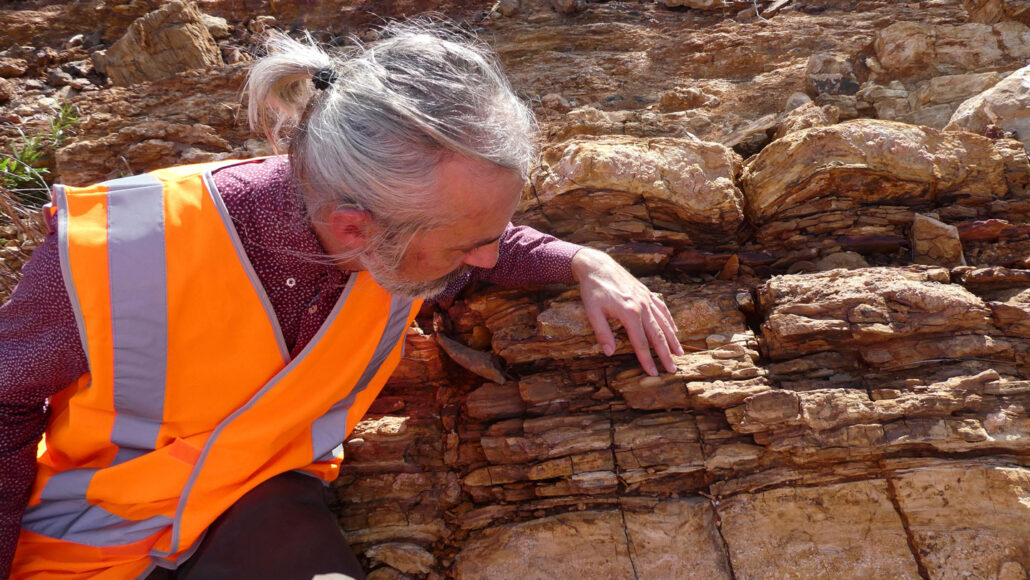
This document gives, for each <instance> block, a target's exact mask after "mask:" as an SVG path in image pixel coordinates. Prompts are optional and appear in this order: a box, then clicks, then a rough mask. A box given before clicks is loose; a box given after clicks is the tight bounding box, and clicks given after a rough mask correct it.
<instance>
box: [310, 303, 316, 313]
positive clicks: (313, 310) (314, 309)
mask: <svg viewBox="0 0 1030 580" xmlns="http://www.w3.org/2000/svg"><path fill="white" fill-rule="evenodd" d="M315 312H318V305H317V304H316V305H314V306H312V307H311V308H308V314H314V313H315Z"/></svg>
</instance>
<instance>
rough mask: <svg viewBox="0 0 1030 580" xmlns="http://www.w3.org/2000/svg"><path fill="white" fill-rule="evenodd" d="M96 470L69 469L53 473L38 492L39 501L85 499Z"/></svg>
mask: <svg viewBox="0 0 1030 580" xmlns="http://www.w3.org/2000/svg"><path fill="white" fill-rule="evenodd" d="M97 471H98V469H69V470H68V471H62V472H61V473H55V474H54V475H51V476H50V479H48V480H47V482H46V486H45V487H44V488H43V489H42V491H40V492H39V499H41V500H44V501H49V500H57V499H85V498H86V489H87V488H88V487H89V482H90V481H91V480H92V479H93V474H94V473H96V472H97Z"/></svg>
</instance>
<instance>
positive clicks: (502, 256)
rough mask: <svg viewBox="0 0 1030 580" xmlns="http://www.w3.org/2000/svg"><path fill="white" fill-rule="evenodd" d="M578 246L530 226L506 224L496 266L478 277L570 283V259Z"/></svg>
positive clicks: (493, 280)
mask: <svg viewBox="0 0 1030 580" xmlns="http://www.w3.org/2000/svg"><path fill="white" fill-rule="evenodd" d="M581 249H582V246H579V245H576V244H570V243H569V242H565V241H562V240H559V239H558V238H556V237H554V236H551V235H548V234H545V233H542V232H538V231H537V230H535V229H533V228H531V227H529V226H512V225H509V226H508V229H507V230H505V232H504V235H503V236H502V238H501V243H500V248H499V252H498V259H497V265H496V266H494V267H493V268H491V269H490V270H486V271H484V272H483V273H482V275H481V277H480V279H482V280H484V281H486V282H490V283H492V284H497V285H500V286H521V285H523V284H571V283H573V282H574V278H573V275H572V268H571V263H572V259H573V257H574V256H575V255H576V253H577V252H579V250H581Z"/></svg>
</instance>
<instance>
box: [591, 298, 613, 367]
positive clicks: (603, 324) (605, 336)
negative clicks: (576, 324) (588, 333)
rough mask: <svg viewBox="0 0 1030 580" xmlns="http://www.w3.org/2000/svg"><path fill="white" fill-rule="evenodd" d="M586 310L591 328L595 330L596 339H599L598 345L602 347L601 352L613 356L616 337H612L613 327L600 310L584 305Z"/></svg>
mask: <svg viewBox="0 0 1030 580" xmlns="http://www.w3.org/2000/svg"><path fill="white" fill-rule="evenodd" d="M584 309H585V310H586V313H587V320H589V321H590V326H591V327H592V328H593V329H594V338H596V339H597V344H599V345H601V350H602V351H604V354H605V355H607V356H612V354H613V353H614V352H615V336H613V335H612V327H611V326H610V325H609V324H608V317H607V316H605V314H604V312H602V311H601V309H600V308H596V307H590V306H586V305H584Z"/></svg>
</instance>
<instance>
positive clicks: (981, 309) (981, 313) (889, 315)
mask: <svg viewBox="0 0 1030 580" xmlns="http://www.w3.org/2000/svg"><path fill="white" fill-rule="evenodd" d="M950 281H951V276H950V273H949V272H948V270H945V269H943V268H935V267H918V266H910V267H907V268H866V269H862V270H831V271H829V272H820V273H818V274H807V275H794V276H777V277H774V278H772V279H771V280H770V281H768V282H766V283H765V284H763V285H762V286H760V287H759V288H758V299H759V303H760V304H761V310H762V311H763V312H765V313H766V317H765V322H763V323H762V335H763V337H764V338H765V340H766V343H765V344H766V348H767V350H768V354H769V356H770V357H771V358H772V359H774V360H784V359H788V358H793V357H797V356H801V355H806V354H811V353H815V352H824V351H833V350H840V349H845V350H851V351H855V350H858V351H859V353H860V354H861V355H862V356H863V357H864V358H865V359H866V360H867V361H872V362H880V359H881V358H882V355H880V354H879V351H877V350H876V349H878V348H879V349H882V348H889V344H888V345H887V346H884V345H885V344H886V343H891V342H895V341H899V339H904V338H910V337H914V336H918V335H924V336H925V335H939V336H948V337H952V336H954V335H957V334H962V333H973V334H978V335H983V334H985V333H988V332H989V331H991V330H992V329H993V327H992V325H991V318H990V317H991V311H990V309H989V308H988V307H987V305H986V304H984V302H983V301H982V300H981V299H980V298H978V297H977V296H976V295H974V294H972V293H971V292H969V291H968V290H966V289H965V288H963V287H962V286H959V285H957V284H951V283H950ZM926 346H927V347H928V348H929V347H931V346H932V344H930V343H927V344H926ZM943 348H944V346H942V347H941V349H939V350H940V351H941V352H937V353H936V354H937V355H939V356H933V354H934V353H931V352H926V353H922V354H923V355H929V356H926V358H948V356H949V354H948V353H947V352H944V351H943ZM899 358H900V357H899ZM904 358H906V359H908V358H910V357H904ZM874 359H875V360H874Z"/></svg>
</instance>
